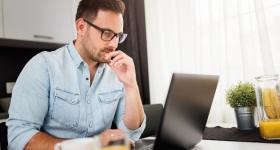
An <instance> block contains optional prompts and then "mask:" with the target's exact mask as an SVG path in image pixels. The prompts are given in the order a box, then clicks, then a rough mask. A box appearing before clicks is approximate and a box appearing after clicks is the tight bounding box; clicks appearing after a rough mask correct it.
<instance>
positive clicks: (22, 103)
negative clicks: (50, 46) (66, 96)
mask: <svg viewBox="0 0 280 150" xmlns="http://www.w3.org/2000/svg"><path fill="white" fill-rule="evenodd" d="M48 91H49V75H48V69H47V63H46V62H45V59H44V57H43V55H42V54H38V55H36V56H35V57H33V58H32V59H31V60H30V61H29V62H28V63H27V64H26V65H25V67H24V69H23V70H22V72H21V73H20V75H19V77H18V79H17V81H16V84H15V86H14V89H13V92H12V99H11V104H10V108H9V119H8V120H7V126H8V149H10V150H22V149H24V148H25V146H26V144H27V143H28V142H29V140H30V139H31V138H32V136H34V135H35V134H36V133H37V132H39V131H40V129H41V127H42V124H43V122H44V118H45V116H46V114H47V111H48V97H49V94H48V93H49V92H48Z"/></svg>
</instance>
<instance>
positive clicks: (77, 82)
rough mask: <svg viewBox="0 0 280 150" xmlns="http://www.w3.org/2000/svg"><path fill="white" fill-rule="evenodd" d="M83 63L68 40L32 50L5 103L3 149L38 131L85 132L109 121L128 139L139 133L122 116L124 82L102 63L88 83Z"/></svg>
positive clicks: (58, 133)
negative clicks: (43, 49)
mask: <svg viewBox="0 0 280 150" xmlns="http://www.w3.org/2000/svg"><path fill="white" fill-rule="evenodd" d="M89 76H90V73H89V69H88V65H87V64H86V63H85V62H84V61H83V60H82V58H81V57H80V55H79V53H78V52H77V50H76V49H75V47H74V45H73V43H71V44H69V45H66V46H64V47H62V48H60V49H58V50H56V51H53V52H41V53H39V54H37V55H36V56H34V57H33V58H32V59H31V60H30V61H29V62H28V63H27V64H26V66H25V67H24V69H23V70H22V72H21V73H20V75H19V77H18V79H17V81H16V84H15V87H14V89H13V93H12V100H11V105H10V109H9V119H8V121H7V126H8V143H9V146H8V149H15V150H21V149H23V148H24V147H25V145H26V144H27V143H28V141H29V140H30V139H31V137H32V136H33V135H35V134H36V133H37V132H39V131H43V132H46V133H48V134H50V135H53V136H55V137H59V138H80V137H91V136H94V135H97V134H99V133H101V132H102V131H104V130H106V129H109V128H110V127H111V124H112V122H113V121H114V122H115V123H116V125H117V126H118V128H120V129H122V130H123V131H124V132H126V133H127V134H128V135H129V137H130V138H131V139H133V140H138V139H139V137H140V135H141V134H142V132H143V130H144V128H145V123H146V117H145V119H144V121H143V123H142V125H141V126H140V127H139V128H138V129H136V130H130V129H128V128H127V127H126V126H125V124H124V122H123V115H124V111H125V100H124V94H125V93H124V92H125V91H124V87H123V84H122V83H121V82H120V81H119V80H118V79H117V77H116V75H115V74H114V73H113V72H112V70H111V69H110V67H109V66H108V65H107V64H100V65H99V67H98V69H97V71H96V74H95V76H94V79H93V82H92V84H91V85H90V80H89Z"/></svg>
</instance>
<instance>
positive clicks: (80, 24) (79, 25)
mask: <svg viewBox="0 0 280 150" xmlns="http://www.w3.org/2000/svg"><path fill="white" fill-rule="evenodd" d="M76 30H77V36H80V37H83V36H84V35H85V32H86V23H85V22H84V20H83V18H79V19H77V20H76Z"/></svg>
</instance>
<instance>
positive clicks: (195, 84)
mask: <svg viewBox="0 0 280 150" xmlns="http://www.w3.org/2000/svg"><path fill="white" fill-rule="evenodd" d="M218 79H219V77H218V76H216V75H198V74H180V73H174V74H173V75H172V79H171V83H170V86H169V90H168V94H167V98H166V102H165V106H164V111H163V113H162V116H161V123H160V126H159V130H158V132H157V136H156V139H155V140H149V139H142V140H139V141H137V142H136V143H135V144H136V147H135V149H136V150H146V149H153V150H181V149H182V150H183V149H191V148H193V147H194V146H195V145H196V144H197V143H199V142H200V141H201V139H202V135H203V131H204V128H205V125H206V122H207V118H208V114H209V111H210V108H211V105H212V101H213V98H214V95H215V91H216V87H217V84H218Z"/></svg>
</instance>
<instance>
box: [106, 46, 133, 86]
mask: <svg viewBox="0 0 280 150" xmlns="http://www.w3.org/2000/svg"><path fill="white" fill-rule="evenodd" d="M106 59H108V60H110V62H109V63H108V64H109V66H110V67H111V68H112V70H113V71H114V72H115V73H116V75H117V77H118V79H119V80H120V81H121V82H122V83H123V84H124V86H125V87H135V86H137V82H136V74H135V66H134V62H133V59H132V58H131V57H129V56H128V55H126V54H125V53H124V52H122V51H119V50H118V51H115V52H111V53H109V54H107V55H106Z"/></svg>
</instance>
